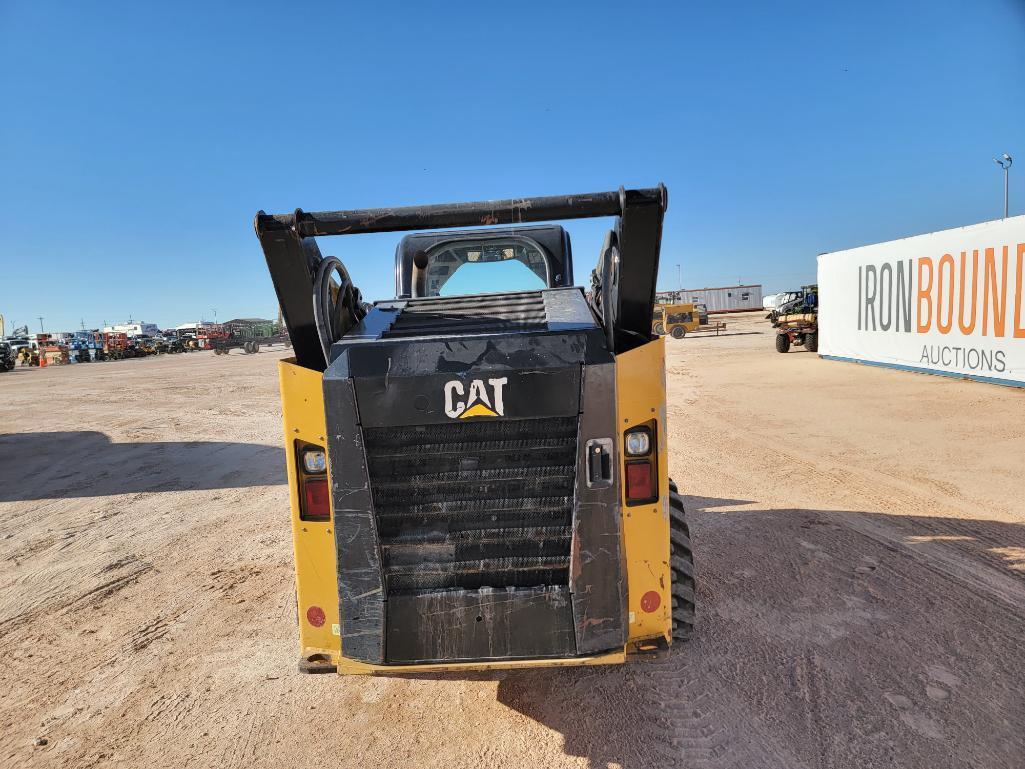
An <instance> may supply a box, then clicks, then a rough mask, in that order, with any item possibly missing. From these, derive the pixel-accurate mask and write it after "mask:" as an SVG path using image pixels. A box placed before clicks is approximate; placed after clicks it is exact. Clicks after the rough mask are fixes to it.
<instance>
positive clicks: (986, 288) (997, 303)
mask: <svg viewBox="0 0 1025 769" xmlns="http://www.w3.org/2000/svg"><path fill="white" fill-rule="evenodd" d="M997 289H1000V296H999V297H998V296H997ZM991 296H992V298H993V336H1003V335H1004V325H1005V324H1004V321H1005V320H1007V318H1006V312H1007V246H1004V264H1003V272H1002V273H1001V277H1000V282H999V283H998V282H997V264H996V254H995V252H994V249H992V248H987V249H986V274H985V276H984V278H983V283H982V335H983V336H986V335H987V334H988V332H989V300H990V297H991Z"/></svg>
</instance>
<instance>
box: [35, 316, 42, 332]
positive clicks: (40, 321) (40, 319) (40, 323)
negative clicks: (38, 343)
mask: <svg viewBox="0 0 1025 769" xmlns="http://www.w3.org/2000/svg"><path fill="white" fill-rule="evenodd" d="M36 317H37V318H39V333H40V334H42V333H43V316H42V315H37V316H36Z"/></svg>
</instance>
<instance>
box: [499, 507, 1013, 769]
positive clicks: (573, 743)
mask: <svg viewBox="0 0 1025 769" xmlns="http://www.w3.org/2000/svg"><path fill="white" fill-rule="evenodd" d="M684 501H685V507H686V509H687V510H688V512H690V513H692V529H691V530H692V533H693V536H694V540H695V543H696V545H697V548H698V550H697V569H698V626H697V632H696V636H695V638H694V639H693V640H692V641H690V642H689V643H687V644H684V645H683V646H681V647H677V648H676V649H675V650H674V653H673V654H672V655H671V656H670V658H669V659H666V660H662V661H658V662H645V661H641V660H638V661H632V662H629V663H627V664H626V665H621V666H614V667H573V668H559V669H530V670H519V671H510V672H507V673H505V674H502V675H501V676H500V677H498V680H499V685H498V701H499V702H501V703H502V704H504V705H506V706H508V707H510V708H512V709H513V710H515V711H517V712H519V713H521V714H523V715H524V716H527V717H528V718H531V719H533V720H535V721H537V722H538V723H541V724H543V725H545V726H547V727H549V728H551V729H553V730H555V731H558V732H559V733H560V734H561V735H562V738H563V750H564V752H565V754H566V755H567V756H572V757H574V758H584V759H586V760H587V765H588V766H589V767H594V768H595V769H597V768H598V767H601V768H602V769H605V767H607V766H609V765H618V766H621V767H623V769H649V768H654V767H686V766H692V765H696V764H700V765H702V766H704V765H706V764H707V765H709V766H711V765H723V766H734V765H737V766H740V765H745V763H746V762H747V761H748V759H750V760H752V761H754V762H755V763H756V765H764V764H762V763H759V762H760V761H761V760H762V759H765V758H766V757H767V756H771V755H773V753H772V751H773V750H774V747H773V746H771V745H768V744H759V738H758V737H757V736H753V735H749V738H745V739H741V740H739V741H738V739H737V735H738V734H744V733H745V723H746V720H745V719H746V718H747V716H746V715H745V712H746V711H745V710H744V709H743V708H745V703H744V700H743V695H742V693H740V694H739V695H738V693H737V692H736V691H728V690H725V689H724V688H723V687H722V681H723V679H724V674H723V671H722V670H720V666H721V665H722V659H721V656H720V655H721V650H718V651H717V648H716V647H717V646H719V645H720V644H718V643H717V641H716V638H715V635H716V634H717V633H722V632H724V627H723V620H722V619H721V618H720V617H718V616H716V613H715V609H714V607H715V606H716V605H717V604H718V603H720V602H722V601H728V600H729V598H730V596H731V595H732V594H733V592H734V591H752V590H753V591H754V592H753V593H751V595H749V596H748V600H754V601H757V602H759V603H760V604H761V605H764V606H766V607H770V606H773V607H779V606H783V607H787V606H793V605H794V603H795V602H796V601H797V600H798V599H804V600H823V601H827V602H828V601H830V600H838V599H836V595H838V594H840V593H842V584H843V581H844V580H848V577H847V575H846V574H841V575H838V577H837V579H838V580H839V581H838V583H837V584H834V585H831V584H822V583H820V582H818V581H816V580H808V581H806V582H802V583H801V584H789V583H787V584H776V585H770V584H753V583H752V582H751V581H750V580H746V581H745V579H743V578H740V579H738V576H737V574H735V573H733V572H732V571H728V570H724V569H723V567H722V566H721V565H720V563H721V561H720V560H719V559H717V558H716V553H717V552H718V551H721V550H722V549H726V548H732V549H735V550H736V549H738V548H739V549H747V548H751V547H753V546H754V544H755V543H758V542H763V541H773V542H774V547H775V548H776V549H775V550H774V552H776V554H777V556H778V557H779V558H781V559H784V560H786V559H793V558H797V557H799V553H800V551H801V550H802V547H803V546H802V545H801V536H802V535H803V536H814V535H813V534H812V533H811V532H813V531H814V530H815V529H817V528H820V527H830V528H831V530H832V531H833V532H835V533H836V535H838V536H839V537H840V538H841V541H845V542H848V543H853V544H862V543H866V542H870V541H875V537H876V536H880V535H879V533H878V531H874V532H873V535H872V536H871V537H866V535H865V534H864V533H862V532H861V531H859V530H858V529H859V527H861V526H863V525H864V523H865V522H868V523H869V524H872V525H873V526H878V527H882V529H885V533H884V534H883V535H881V536H883V537H884V538H885V539H886V540H887V541H892V543H893V544H891V545H890V546H891V547H896V548H898V549H902V548H903V547H908V548H911V549H916V548H919V547H921V545H922V543H932V544H936V545H939V546H942V547H944V548H945V549H948V550H949V551H950V552H951V553H954V551H956V553H957V554H960V555H963V556H968V557H970V558H972V559H973V561H974V562H976V563H980V564H984V565H985V567H987V568H990V569H993V570H994V571H997V572H1000V573H1001V574H1002V575H1003V576H1004V577H1007V578H1010V579H1011V580H1013V582H1014V583H1017V584H1018V585H1020V590H1021V591H1022V593H1023V594H1025V555H1023V554H1025V526H1021V525H1019V524H1014V523H1005V522H1000V521H987V520H975V519H973V520H966V519H946V518H936V517H927V516H897V515H894V516H890V515H885V514H880V513H869V512H861V511H843V512H825V511H819V510H813V509H746V510H745V509H741V510H736V511H729V512H726V513H720V512H717V511H716V508H729V507H743V506H745V505H751V504H757V503H752V502H750V501H747V500H736V499H720V498H710V497H698V496H685V497H684ZM844 519H850V520H851V524H852V525H851V527H850V528H848V527H847V526H844V525H842V524H843V521H844ZM882 529H881V530H882ZM779 532H782V534H781V535H779V536H777V533H779ZM787 532H789V534H788V533H787ZM788 542H789V543H790V544H789V545H788V544H787V543H788ZM877 544H878V542H877ZM788 546H789V548H790V550H789V551H788V550H787V547H788ZM706 549H707V552H708V553H709V554H708V555H706V556H705V557H702V553H703V552H706ZM920 568H921V570H922V578H923V579H924V574H925V573H927V572H929V570H930V569H931V568H933V567H932V566H930V565H928V564H924V563H923V564H922V565H921V566H920ZM1005 598H1006V596H1005ZM894 600H895V601H897V602H898V605H897V606H896V607H895V609H894V611H893V613H892V616H893V617H894V619H893V621H892V622H893V625H892V627H891V631H892V632H893V633H895V634H899V633H901V632H904V633H908V634H909V635H912V636H913V635H914V634H915V633H916V632H919V631H918V630H917V629H914V628H906V627H902V625H901V622H902V619H901V617H903V616H904V613H903V612H902V611H900V606H899V602H900V601H903V600H909V601H911V600H915V599H914V598H905V597H903V596H897V597H896V598H895V599H894ZM703 601H707V602H709V608H707V609H706V608H704V607H703V606H702V602H703ZM785 610H786V609H784V611H785ZM793 611H794V612H796V613H798V615H799V613H800V611H801V609H798V608H795V609H793ZM951 611H952V615H951V616H950V617H949V618H944V621H943V622H941V623H940V625H941V626H943V625H946V626H948V627H949V626H950V624H952V623H954V622H956V621H957V618H956V611H957V610H956V608H952V609H951ZM795 616H797V615H795ZM703 633H707V634H709V636H708V637H707V638H703V636H702V634H703ZM734 641H736V639H734ZM785 696H786V689H785V687H784V688H781V689H780V691H779V697H785ZM832 696H833V697H835V699H836V701H837V707H838V708H842V706H843V703H844V702H845V701H846V700H848V699H850V698H852V697H856V696H858V695H857V693H856V692H853V691H845V690H844V689H843V688H842V687H839V688H838V689H837V690H836V691H835V692H833V694H832ZM780 707H782V708H784V709H790V710H793V711H794V712H793V714H792V715H793V717H794V718H800V717H803V716H804V715H806V714H804V713H802V711H801V709H802V708H805V707H807V703H805V702H804V701H802V700H799V699H794V700H793V701H785V700H782V699H781V700H780ZM818 736H819V737H822V738H825V735H818ZM805 748H808V749H809V750H811V751H812V754H813V753H814V750H815V749H816V748H814V745H813V744H809V745H801V744H793V745H786V746H785V748H784V749H785V750H792V751H793V752H794V754H795V755H801V753H802V752H804V749H805ZM809 755H811V754H809ZM710 757H712V758H710ZM834 758H839V756H835V757H834ZM733 759H737V761H733ZM709 762H710V763H709Z"/></svg>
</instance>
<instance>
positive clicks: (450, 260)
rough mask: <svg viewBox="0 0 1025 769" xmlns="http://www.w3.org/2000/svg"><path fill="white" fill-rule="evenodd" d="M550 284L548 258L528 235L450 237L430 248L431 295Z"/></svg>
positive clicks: (516, 289)
mask: <svg viewBox="0 0 1025 769" xmlns="http://www.w3.org/2000/svg"><path fill="white" fill-rule="evenodd" d="M548 285H550V282H549V264H548V258H547V256H545V254H544V252H542V251H541V249H540V248H539V247H538V246H537V245H535V244H534V243H532V242H531V241H530V240H528V239H527V238H494V239H486V240H459V241H449V242H447V243H439V244H438V245H436V246H434V247H433V248H431V249H430V250H429V251H428V252H427V281H426V295H427V296H455V295H459V294H479V293H488V292H493V291H530V290H533V289H538V288H545V287H546V286H548Z"/></svg>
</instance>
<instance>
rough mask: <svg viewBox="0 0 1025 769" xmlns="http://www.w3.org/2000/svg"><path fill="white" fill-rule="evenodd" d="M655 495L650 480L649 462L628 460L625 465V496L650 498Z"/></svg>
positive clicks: (628, 497) (629, 497)
mask: <svg viewBox="0 0 1025 769" xmlns="http://www.w3.org/2000/svg"><path fill="white" fill-rule="evenodd" d="M654 496H655V492H654V486H653V485H652V482H651V462H647V461H644V462H630V463H629V464H627V466H626V498H627V499H651V498H652V497H654Z"/></svg>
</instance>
